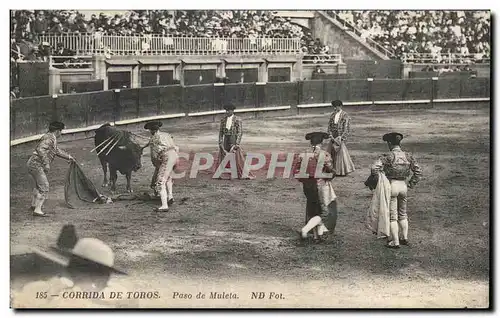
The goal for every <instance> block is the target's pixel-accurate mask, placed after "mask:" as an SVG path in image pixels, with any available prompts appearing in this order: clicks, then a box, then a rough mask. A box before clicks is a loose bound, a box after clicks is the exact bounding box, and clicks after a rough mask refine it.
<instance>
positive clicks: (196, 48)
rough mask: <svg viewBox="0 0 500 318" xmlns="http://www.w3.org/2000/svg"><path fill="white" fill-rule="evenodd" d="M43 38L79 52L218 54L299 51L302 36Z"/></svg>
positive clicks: (95, 34) (50, 35) (82, 35)
mask: <svg viewBox="0 0 500 318" xmlns="http://www.w3.org/2000/svg"><path fill="white" fill-rule="evenodd" d="M40 41H42V42H48V43H49V44H50V45H51V46H52V47H56V46H57V44H59V43H62V45H63V46H64V47H65V48H67V49H70V50H72V51H74V52H76V54H79V55H84V54H102V55H105V54H115V55H179V54H183V55H216V54H236V55H241V54H257V53H274V54H286V53H288V54H292V53H294V54H298V53H300V48H301V46H300V39H299V38H204V37H168V36H163V35H158V34H149V35H130V36H121V35H107V34H102V33H92V34H80V33H79V34H74V33H66V34H45V35H41V36H40Z"/></svg>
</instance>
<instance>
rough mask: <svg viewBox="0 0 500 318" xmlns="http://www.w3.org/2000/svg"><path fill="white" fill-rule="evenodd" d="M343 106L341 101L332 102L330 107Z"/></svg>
mask: <svg viewBox="0 0 500 318" xmlns="http://www.w3.org/2000/svg"><path fill="white" fill-rule="evenodd" d="M342 105H344V104H343V103H342V101H341V100H338V99H336V100H332V106H342Z"/></svg>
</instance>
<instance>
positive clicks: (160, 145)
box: [149, 131, 179, 162]
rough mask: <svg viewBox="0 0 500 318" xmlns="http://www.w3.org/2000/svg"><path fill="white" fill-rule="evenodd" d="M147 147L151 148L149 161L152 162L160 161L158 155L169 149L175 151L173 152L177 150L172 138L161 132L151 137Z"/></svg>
mask: <svg viewBox="0 0 500 318" xmlns="http://www.w3.org/2000/svg"><path fill="white" fill-rule="evenodd" d="M149 146H150V147H151V161H153V162H157V161H158V160H159V159H160V158H159V157H160V154H161V153H162V152H164V151H169V150H171V149H175V151H178V150H179V148H178V147H177V146H176V145H175V143H174V139H173V138H172V136H171V135H170V134H169V133H166V132H161V131H158V132H157V133H156V134H154V135H152V136H151V139H150V140H149Z"/></svg>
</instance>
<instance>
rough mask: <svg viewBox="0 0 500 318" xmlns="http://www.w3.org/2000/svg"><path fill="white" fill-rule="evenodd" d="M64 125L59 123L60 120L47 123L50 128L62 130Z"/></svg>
mask: <svg viewBox="0 0 500 318" xmlns="http://www.w3.org/2000/svg"><path fill="white" fill-rule="evenodd" d="M64 127H65V126H64V124H63V123H61V122H60V121H53V122H51V123H50V124H49V129H50V130H63V129H64Z"/></svg>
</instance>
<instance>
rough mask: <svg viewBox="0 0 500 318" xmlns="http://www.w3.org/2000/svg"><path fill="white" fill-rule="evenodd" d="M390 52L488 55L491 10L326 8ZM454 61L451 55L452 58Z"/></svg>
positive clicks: (398, 56) (399, 55) (434, 59)
mask: <svg viewBox="0 0 500 318" xmlns="http://www.w3.org/2000/svg"><path fill="white" fill-rule="evenodd" d="M328 13H329V14H330V15H331V16H333V17H335V16H338V17H339V18H340V19H341V20H343V21H345V22H346V24H345V25H346V27H349V26H350V27H352V28H354V29H357V30H358V31H360V32H361V37H364V38H371V39H372V40H374V41H375V42H377V43H378V44H380V45H382V46H383V47H385V48H386V49H387V50H388V51H390V52H393V53H394V55H395V57H396V58H403V57H404V56H409V57H410V58H411V57H412V55H415V54H417V53H427V54H429V56H435V57H436V58H433V59H432V60H433V61H436V62H438V63H439V62H449V60H450V59H448V60H439V59H438V58H437V57H438V56H440V55H442V54H443V53H444V54H447V55H448V56H459V55H473V56H474V57H473V60H475V61H478V60H482V59H489V57H490V52H491V51H490V13H489V12H488V11H395V10H391V11H382V10H377V11H328ZM451 60H453V58H452V59H451ZM464 62H467V61H464Z"/></svg>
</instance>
